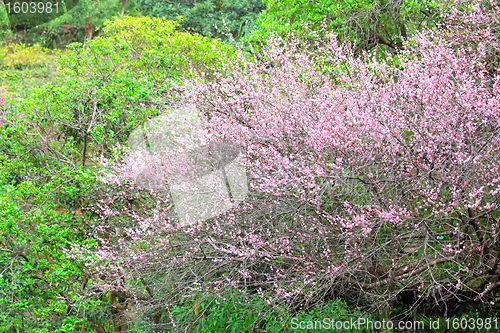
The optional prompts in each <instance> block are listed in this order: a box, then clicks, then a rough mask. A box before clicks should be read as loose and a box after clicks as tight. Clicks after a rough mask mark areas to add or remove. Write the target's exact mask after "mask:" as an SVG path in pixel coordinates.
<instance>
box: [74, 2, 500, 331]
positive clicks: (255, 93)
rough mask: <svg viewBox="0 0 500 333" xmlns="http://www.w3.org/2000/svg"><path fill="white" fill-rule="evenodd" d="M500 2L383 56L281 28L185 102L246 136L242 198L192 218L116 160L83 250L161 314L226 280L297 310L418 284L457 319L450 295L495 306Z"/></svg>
mask: <svg viewBox="0 0 500 333" xmlns="http://www.w3.org/2000/svg"><path fill="white" fill-rule="evenodd" d="M498 10H499V8H498V4H497V3H496V2H494V1H490V2H487V4H486V5H480V4H479V2H474V3H472V4H471V5H470V6H467V5H466V4H460V3H458V2H457V3H456V4H455V6H454V7H453V9H452V10H450V11H448V12H446V13H443V16H444V22H445V24H444V25H441V26H440V27H439V29H435V30H427V31H424V32H423V33H420V34H417V35H415V36H413V37H412V38H411V40H409V41H407V42H406V43H405V45H404V49H403V50H402V51H401V53H400V54H398V55H397V56H395V57H391V56H388V58H387V59H384V60H383V61H382V60H377V59H375V58H373V57H370V56H369V55H367V54H365V55H364V56H363V57H355V56H354V54H353V52H352V51H351V50H352V48H350V47H347V46H345V45H338V44H337V42H336V39H335V36H330V39H329V40H328V41H326V42H320V41H318V42H317V43H316V44H315V45H308V46H305V45H303V44H301V42H300V41H298V40H293V39H292V40H289V41H284V40H279V39H275V40H272V41H271V42H269V43H268V45H269V46H268V47H267V48H266V49H265V50H264V51H263V54H262V55H261V58H265V59H266V63H267V64H269V63H271V64H273V66H271V67H270V66H269V65H265V64H263V63H262V62H259V61H249V60H248V59H247V57H246V56H245V55H244V54H241V55H240V57H239V58H238V59H236V60H235V61H234V62H233V63H230V64H228V65H227V66H226V67H225V68H224V69H223V70H221V71H220V72H219V73H216V74H214V77H213V78H212V79H211V80H206V79H204V75H203V73H200V76H199V79H198V80H196V81H187V82H185V85H184V90H185V91H184V94H183V95H182V100H181V104H183V105H186V104H190V105H194V106H195V107H197V109H198V110H199V114H200V117H201V119H202V121H203V124H204V128H205V129H206V130H207V131H208V132H209V133H210V139H211V140H212V141H214V142H232V143H233V144H235V145H237V146H238V147H242V149H241V152H242V154H243V155H244V158H245V166H246V168H247V170H248V174H249V184H250V193H249V196H248V198H247V199H246V200H245V201H244V202H243V203H240V204H239V205H236V206H235V207H234V208H233V209H232V210H231V211H229V212H226V213H222V214H220V215H218V216H217V217H214V218H211V219H208V220H205V221H201V222H199V223H194V224H191V225H187V226H182V225H181V224H180V223H179V221H178V219H177V218H176V216H175V211H174V209H173V208H174V207H173V204H172V199H171V198H170V195H169V193H168V192H167V191H166V190H164V189H147V190H144V189H141V188H140V187H138V186H137V184H135V178H134V177H135V175H133V173H132V172H130V170H133V168H134V164H136V163H144V160H143V161H137V160H134V159H133V158H132V157H131V156H123V158H121V159H116V160H113V161H107V162H106V164H105V166H106V168H105V170H106V171H105V172H104V173H103V175H102V177H101V179H102V181H103V183H104V184H106V189H107V192H106V200H103V202H102V205H101V207H100V208H99V209H96V216H98V217H99V218H98V219H96V224H95V231H96V237H97V239H98V240H99V242H100V247H99V248H97V249H95V251H94V252H93V253H92V254H91V255H88V254H87V253H88V251H85V250H83V249H75V253H77V254H78V255H80V256H84V257H85V256H86V258H87V259H89V265H90V266H92V267H94V268H95V269H98V270H99V271H100V272H106V273H103V274H102V276H101V278H102V280H101V281H99V282H98V284H100V286H101V287H103V288H107V289H110V290H112V291H114V292H116V293H121V294H120V295H122V303H123V304H125V303H126V302H132V301H133V302H135V304H136V305H137V308H140V309H142V310H140V311H145V312H147V311H152V312H151V313H152V317H153V318H154V324H157V325H160V322H162V321H164V320H165V318H167V319H168V318H170V319H168V320H173V317H172V316H169V309H170V306H171V305H173V304H175V302H178V301H179V300H180V299H181V298H182V297H187V296H189V295H198V296H199V297H203V296H210V295H222V292H223V291H224V290H227V289H230V288H231V289H234V288H236V289H239V290H241V291H242V292H247V294H249V293H252V292H255V293H258V294H260V295H262V297H263V298H264V299H265V300H266V301H267V302H268V303H269V304H274V305H275V306H285V307H288V308H291V309H304V308H308V307H310V306H313V305H315V304H317V302H319V301H321V300H323V299H325V298H328V297H332V296H342V297H346V298H349V297H354V298H356V299H362V300H364V301H366V302H368V303H369V304H371V305H373V306H374V307H379V308H383V307H385V306H386V305H387V304H388V303H389V302H392V301H394V300H396V299H397V297H398V295H402V294H403V293H406V292H409V291H412V292H413V291H415V292H416V294H417V295H418V296H419V297H420V298H417V299H415V300H414V301H415V302H417V301H418V299H423V297H421V296H425V297H427V296H428V297H427V299H431V300H433V301H434V302H435V303H436V304H441V305H442V307H443V308H444V310H443V311H447V312H448V313H450V312H451V311H452V310H453V309H451V308H450V307H452V306H453V304H454V303H453V302H451V300H450V298H449V297H457V298H458V299H460V300H465V299H466V298H471V299H474V300H477V301H489V302H494V301H495V298H494V297H492V296H491V295H492V292H493V293H494V292H495V291H496V289H497V288H498V287H499V286H500V267H498V266H499V263H500V255H499V253H500V237H499V232H500V230H499V227H500V225H499V221H500V220H499V218H500V215H499V214H498V212H499V210H498V209H499V207H498V205H499V203H498V199H499V192H500V172H499V165H500V155H499V150H500V136H499V129H500V79H499V78H500V77H499V75H498V68H499V66H498V55H497V53H496V52H497V51H496V50H498V49H499V43H498V33H499V29H498V23H497V22H499V18H500V17H499V14H498V13H499V11H498ZM309 46H314V47H313V48H312V49H313V51H311V47H309ZM166 182H167V183H166V184H167V185H166V187H168V181H167V180H166ZM478 281H479V282H478ZM436 290H440V292H436ZM442 290H446V295H448V296H446V297H448V298H446V297H445V296H443V295H444V293H443V292H441V291H442ZM450 295H451V296H450ZM425 297H424V298H425ZM429 297H430V298H429ZM446 307H448V308H446ZM162 318H163V319H162ZM172 325H175V323H172ZM158 327H159V326H158Z"/></svg>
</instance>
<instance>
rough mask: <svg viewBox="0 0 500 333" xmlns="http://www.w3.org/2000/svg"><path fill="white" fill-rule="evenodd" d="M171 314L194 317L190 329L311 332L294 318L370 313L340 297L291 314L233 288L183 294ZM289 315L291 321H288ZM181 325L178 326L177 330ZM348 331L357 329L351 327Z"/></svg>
mask: <svg viewBox="0 0 500 333" xmlns="http://www.w3.org/2000/svg"><path fill="white" fill-rule="evenodd" d="M170 313H171V315H172V318H173V319H174V320H175V321H176V322H178V323H181V325H182V323H185V322H187V323H189V322H192V321H193V318H195V319H196V320H195V324H194V326H193V327H188V328H187V329H188V330H190V331H192V332H200V333H211V332H227V333H234V332H273V333H275V332H312V331H313V330H308V329H303V330H301V329H296V328H295V327H294V325H295V324H293V323H298V322H308V321H313V322H314V321H322V320H324V319H325V318H327V319H328V320H331V321H332V322H335V321H349V320H350V319H351V318H356V320H357V319H358V318H366V319H367V320H371V318H370V316H369V315H367V314H364V313H362V312H361V310H360V309H351V308H349V307H348V306H347V304H346V303H345V302H343V301H341V300H330V301H328V302H327V303H326V304H324V305H323V306H319V307H316V308H313V309H311V310H309V311H302V312H299V313H295V314H292V313H291V312H290V309H288V308H287V307H284V308H273V307H271V306H269V305H267V304H266V302H265V301H264V300H263V299H262V298H261V297H260V296H251V297H248V296H246V295H245V294H241V293H239V292H237V291H235V292H234V293H231V294H229V293H227V294H224V295H221V296H219V297H215V298H209V299H203V300H202V299H197V298H196V297H190V298H184V299H183V301H182V302H181V303H179V304H178V305H176V306H174V307H173V308H172V309H171V312H170ZM292 319H293V321H292ZM182 329H183V328H181V327H178V330H179V331H180V330H182ZM327 331H328V332H332V331H335V330H331V329H328V330H326V329H325V330H314V332H327ZM351 332H361V330H358V331H356V330H352V331H351Z"/></svg>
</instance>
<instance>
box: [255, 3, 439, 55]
mask: <svg viewBox="0 0 500 333" xmlns="http://www.w3.org/2000/svg"><path fill="white" fill-rule="evenodd" d="M266 4H267V9H266V10H265V11H264V12H263V13H262V14H261V15H260V16H259V18H258V19H257V23H258V25H259V26H260V28H259V29H257V30H255V31H254V32H253V34H252V36H251V37H250V40H254V41H255V40H260V41H265V40H266V39H267V38H268V37H269V35H270V34H271V33H273V32H276V33H278V34H280V35H288V34H290V33H292V32H293V33H296V34H299V35H304V37H305V38H311V37H313V36H314V35H316V34H323V33H324V31H328V32H335V33H337V34H338V35H339V37H340V38H341V40H342V39H350V40H352V41H354V42H356V43H357V49H356V51H357V52H361V51H362V50H371V49H372V48H374V47H375V46H377V45H380V46H382V49H388V50H392V51H395V50H396V49H397V48H400V47H401V45H402V41H403V39H404V38H407V37H409V36H411V34H412V33H414V32H415V31H417V30H418V29H420V28H421V27H423V26H425V25H428V24H432V19H433V18H432V15H433V14H434V13H435V11H434V10H432V8H433V7H432V6H433V2H428V1H425V0H416V1H414V0H406V1H403V2H399V1H393V0H384V1H368V0H351V1H333V2H332V1H329V0H320V1H310V0H300V1H290V0H267V1H266Z"/></svg>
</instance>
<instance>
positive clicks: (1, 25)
mask: <svg viewBox="0 0 500 333" xmlns="http://www.w3.org/2000/svg"><path fill="white" fill-rule="evenodd" d="M7 29H10V20H9V15H8V14H7V10H6V9H5V4H4V3H3V1H1V0H0V32H1V31H2V30H7Z"/></svg>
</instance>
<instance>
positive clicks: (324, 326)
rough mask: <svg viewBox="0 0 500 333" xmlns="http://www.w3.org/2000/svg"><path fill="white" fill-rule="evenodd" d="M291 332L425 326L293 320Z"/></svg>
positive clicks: (361, 320)
mask: <svg viewBox="0 0 500 333" xmlns="http://www.w3.org/2000/svg"><path fill="white" fill-rule="evenodd" d="M289 327H290V328H291V329H292V330H332V331H333V330H336V331H347V330H368V331H373V330H381V331H384V330H394V329H398V330H412V331H415V330H423V329H424V328H425V324H424V322H423V321H399V322H393V321H386V320H381V321H380V320H370V319H369V318H358V317H356V318H354V317H353V318H350V319H349V320H338V318H335V319H333V318H324V319H322V320H314V321H313V320H307V321H305V320H300V319H298V318H293V319H292V320H291V321H290V326H289Z"/></svg>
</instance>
